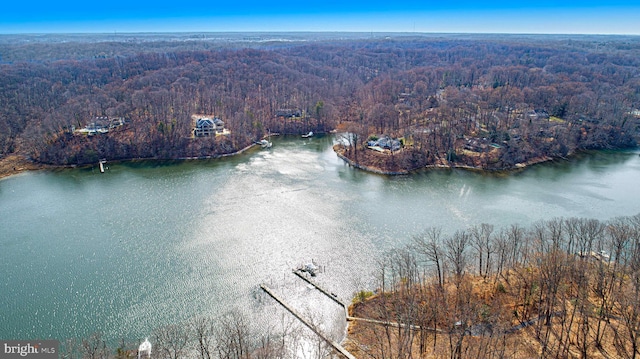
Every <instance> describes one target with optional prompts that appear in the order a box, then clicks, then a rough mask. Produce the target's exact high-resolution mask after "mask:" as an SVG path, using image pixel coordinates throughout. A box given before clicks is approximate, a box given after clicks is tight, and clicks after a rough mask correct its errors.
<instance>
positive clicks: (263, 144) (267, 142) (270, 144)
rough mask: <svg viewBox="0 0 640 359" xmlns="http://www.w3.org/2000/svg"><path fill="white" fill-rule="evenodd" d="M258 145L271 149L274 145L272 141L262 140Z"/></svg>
mask: <svg viewBox="0 0 640 359" xmlns="http://www.w3.org/2000/svg"><path fill="white" fill-rule="evenodd" d="M257 144H259V145H260V147H262V148H271V146H272V145H273V143H272V142H271V141H267V140H260V141H258V142H257Z"/></svg>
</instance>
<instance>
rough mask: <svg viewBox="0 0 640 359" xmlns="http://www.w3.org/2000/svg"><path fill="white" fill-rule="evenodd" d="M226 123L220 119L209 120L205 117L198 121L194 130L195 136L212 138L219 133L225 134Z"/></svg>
mask: <svg viewBox="0 0 640 359" xmlns="http://www.w3.org/2000/svg"><path fill="white" fill-rule="evenodd" d="M224 132H225V130H224V122H223V121H222V120H221V119H219V118H218V117H214V118H213V119H212V118H209V117H203V118H199V119H197V120H196V126H195V128H194V129H193V134H194V135H195V136H196V137H202V136H211V135H215V134H217V133H219V134H222V133H224Z"/></svg>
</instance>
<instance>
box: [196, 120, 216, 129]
mask: <svg viewBox="0 0 640 359" xmlns="http://www.w3.org/2000/svg"><path fill="white" fill-rule="evenodd" d="M196 127H198V128H202V127H213V121H212V120H211V119H210V118H201V119H199V120H198V121H196Z"/></svg>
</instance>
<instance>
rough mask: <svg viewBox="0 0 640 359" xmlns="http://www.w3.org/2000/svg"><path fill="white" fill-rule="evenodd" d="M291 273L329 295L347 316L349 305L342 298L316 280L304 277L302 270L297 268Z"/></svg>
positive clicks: (347, 316)
mask: <svg viewBox="0 0 640 359" xmlns="http://www.w3.org/2000/svg"><path fill="white" fill-rule="evenodd" d="M293 274H295V275H297V276H298V277H300V278H301V279H302V280H304V281H305V282H307V283H309V284H311V285H312V286H314V287H315V288H316V289H317V290H319V291H320V292H321V293H322V294H324V295H326V296H327V297H329V298H330V299H331V300H333V301H334V302H336V303H338V304H340V305H341V306H342V307H343V308H344V314H345V317H346V318H349V305H348V304H347V303H345V302H343V301H342V300H340V298H338V296H337V295H335V294H334V293H331V292H329V291H328V290H326V289H324V288H322V287H321V286H320V285H319V284H317V283H316V282H314V281H312V280H311V279H309V278H307V277H305V276H304V274H302V272H301V271H300V270H299V269H296V270H294V271H293Z"/></svg>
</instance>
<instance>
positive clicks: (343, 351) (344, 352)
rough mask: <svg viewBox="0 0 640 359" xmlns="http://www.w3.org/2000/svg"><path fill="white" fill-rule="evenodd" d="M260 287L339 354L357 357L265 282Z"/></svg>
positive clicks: (349, 357) (346, 356)
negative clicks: (307, 318) (305, 317)
mask: <svg viewBox="0 0 640 359" xmlns="http://www.w3.org/2000/svg"><path fill="white" fill-rule="evenodd" d="M311 284H313V283H311ZM260 288H261V289H262V290H263V291H264V292H265V293H267V294H269V295H270V296H271V298H273V299H275V301H276V302H278V303H280V305H282V306H283V307H284V308H285V309H286V310H288V311H289V313H291V314H293V316H294V317H296V318H298V320H299V321H301V322H302V324H304V325H306V326H307V327H308V328H309V329H311V330H312V331H313V332H314V333H316V335H317V336H319V337H320V338H322V340H324V341H325V342H326V343H327V344H329V345H331V346H332V347H333V349H335V351H337V352H338V353H339V354H341V355H342V356H344V357H345V358H347V359H356V357H354V356H353V355H352V354H351V353H349V352H348V351H347V350H346V349H345V348H343V347H342V345H340V344H338V343H336V342H334V341H333V340H331V339H329V338H328V337H327V336H325V335H324V334H322V333H321V332H320V331H319V330H318V329H317V328H315V327H314V326H313V325H311V323H309V322H308V321H307V320H306V319H304V318H303V317H302V315H300V313H298V312H297V311H296V310H295V309H293V308H292V307H290V306H289V305H288V304H287V303H286V302H285V301H284V300H282V298H280V297H279V296H277V295H276V294H275V293H274V292H273V291H272V290H271V289H269V287H267V286H266V285H264V284H261V285H260ZM325 294H326V293H325Z"/></svg>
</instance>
